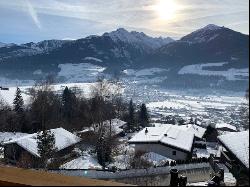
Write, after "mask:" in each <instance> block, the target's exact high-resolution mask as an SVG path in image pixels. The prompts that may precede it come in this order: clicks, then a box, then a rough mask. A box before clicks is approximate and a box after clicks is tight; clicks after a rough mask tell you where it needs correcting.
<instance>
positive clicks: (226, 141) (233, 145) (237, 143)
mask: <svg viewBox="0 0 250 187" xmlns="http://www.w3.org/2000/svg"><path fill="white" fill-rule="evenodd" d="M218 139H219V141H220V142H221V143H222V144H223V145H224V147H225V148H226V149H227V150H228V151H230V152H232V153H233V154H234V155H235V156H236V157H237V158H238V159H239V160H240V161H241V163H242V164H243V165H245V166H246V167H247V168H249V131H242V132H229V133H227V134H225V135H221V136H219V137H218Z"/></svg>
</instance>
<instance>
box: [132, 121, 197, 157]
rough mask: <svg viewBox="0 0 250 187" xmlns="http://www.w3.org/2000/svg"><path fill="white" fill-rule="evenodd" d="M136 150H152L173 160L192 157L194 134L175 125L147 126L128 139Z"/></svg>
mask: <svg viewBox="0 0 250 187" xmlns="http://www.w3.org/2000/svg"><path fill="white" fill-rule="evenodd" d="M129 144H133V145H135V151H136V152H154V153H157V154H159V155H162V156H165V157H167V158H170V159H173V160H187V159H190V158H191V157H192V153H193V145H194V134H193V133H190V132H186V131H183V130H180V129H179V128H177V127H175V126H173V125H172V126H166V127H148V128H145V129H143V130H142V131H140V132H139V133H138V134H136V135H135V136H134V137H133V138H132V139H130V140H129Z"/></svg>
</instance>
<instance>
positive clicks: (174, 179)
mask: <svg viewBox="0 0 250 187" xmlns="http://www.w3.org/2000/svg"><path fill="white" fill-rule="evenodd" d="M178 173H179V171H178V170H177V169H171V170H170V175H171V179H170V186H178V183H179V179H178Z"/></svg>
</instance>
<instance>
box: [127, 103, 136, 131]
mask: <svg viewBox="0 0 250 187" xmlns="http://www.w3.org/2000/svg"><path fill="white" fill-rule="evenodd" d="M134 127H135V109H134V103H133V100H132V99H131V100H130V102H129V122H128V129H129V130H131V129H133V128H134Z"/></svg>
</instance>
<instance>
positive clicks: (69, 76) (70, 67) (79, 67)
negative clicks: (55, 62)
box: [58, 57, 106, 83]
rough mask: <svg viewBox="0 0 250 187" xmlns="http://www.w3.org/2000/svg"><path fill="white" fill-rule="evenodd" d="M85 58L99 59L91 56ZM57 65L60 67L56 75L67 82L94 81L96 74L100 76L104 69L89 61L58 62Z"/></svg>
mask: <svg viewBox="0 0 250 187" xmlns="http://www.w3.org/2000/svg"><path fill="white" fill-rule="evenodd" d="M85 60H95V61H100V60H99V59H94V58H93V57H86V58H85ZM58 67H59V68H60V69H61V70H60V72H59V73H58V77H59V78H62V79H64V80H65V82H67V83H72V82H75V83H79V82H81V83H83V82H84V83H87V82H94V81H96V78H97V76H100V75H101V73H102V72H103V71H104V70H105V69H106V68H104V67H101V66H96V65H93V64H89V63H80V64H70V63H69V64H60V65H59V66H58Z"/></svg>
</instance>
